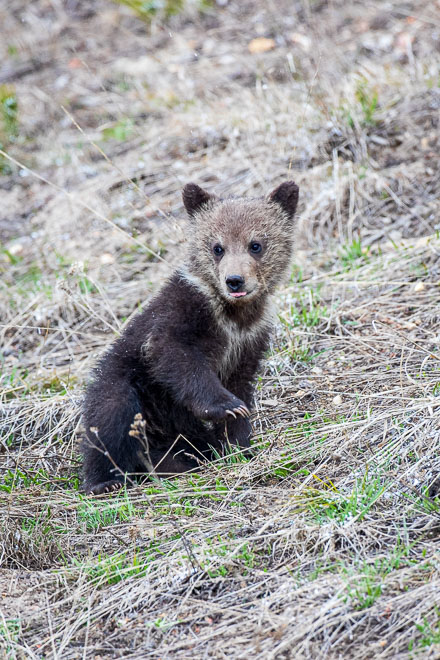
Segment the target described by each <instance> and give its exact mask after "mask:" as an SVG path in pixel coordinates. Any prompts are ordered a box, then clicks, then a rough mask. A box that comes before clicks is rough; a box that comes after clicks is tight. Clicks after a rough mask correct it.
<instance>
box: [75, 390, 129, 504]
mask: <svg viewBox="0 0 440 660" xmlns="http://www.w3.org/2000/svg"><path fill="white" fill-rule="evenodd" d="M103 380H104V379H98V380H97V381H95V382H94V383H92V384H91V385H90V387H89V389H88V390H87V393H86V398H85V402H84V407H83V422H84V426H85V431H86V438H85V439H84V441H83V444H82V453H83V456H84V467H83V476H84V489H85V491H86V492H87V493H89V494H95V495H97V494H100V493H105V492H110V491H112V490H116V489H118V488H120V487H121V486H122V485H123V484H124V481H125V479H126V476H125V475H127V474H130V473H133V472H136V471H137V470H138V468H139V463H140V461H139V456H140V452H141V451H142V447H141V444H140V442H139V440H138V438H137V437H135V436H133V435H130V430H131V426H132V424H133V422H134V421H135V417H136V415H137V414H138V413H140V412H141V406H140V402H139V398H138V395H137V393H136V391H135V390H134V389H133V388H132V387H131V386H130V384H129V383H127V382H126V381H125V380H122V379H121V380H113V381H110V382H108V381H107V382H103Z"/></svg>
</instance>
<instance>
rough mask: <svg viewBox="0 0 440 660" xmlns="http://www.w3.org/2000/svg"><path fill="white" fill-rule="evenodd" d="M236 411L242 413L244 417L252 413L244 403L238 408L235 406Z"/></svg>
mask: <svg viewBox="0 0 440 660" xmlns="http://www.w3.org/2000/svg"><path fill="white" fill-rule="evenodd" d="M234 411H235V412H236V413H238V414H239V415H241V416H242V417H249V416H250V414H251V413H250V412H249V410H248V408H247V407H246V406H244V405H243V406H239V407H238V408H234Z"/></svg>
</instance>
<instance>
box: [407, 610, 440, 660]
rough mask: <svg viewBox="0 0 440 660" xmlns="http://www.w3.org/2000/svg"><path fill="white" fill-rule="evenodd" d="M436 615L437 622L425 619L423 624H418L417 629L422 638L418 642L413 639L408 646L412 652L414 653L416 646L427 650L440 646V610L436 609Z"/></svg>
mask: <svg viewBox="0 0 440 660" xmlns="http://www.w3.org/2000/svg"><path fill="white" fill-rule="evenodd" d="M435 615H436V617H437V620H436V621H434V622H433V623H429V621H428V620H427V619H426V618H424V619H423V623H419V624H416V629H417V630H418V631H419V633H421V635H422V637H421V638H420V639H418V640H415V639H412V640H411V641H410V643H409V645H408V649H409V650H410V651H414V650H415V648H416V646H417V647H419V648H427V647H429V646H432V645H433V644H440V610H439V608H438V607H436V608H435Z"/></svg>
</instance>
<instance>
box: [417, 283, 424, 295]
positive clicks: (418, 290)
mask: <svg viewBox="0 0 440 660" xmlns="http://www.w3.org/2000/svg"><path fill="white" fill-rule="evenodd" d="M424 290H425V285H424V283H423V282H417V283H416V284H415V285H414V293H419V292H420V291H424Z"/></svg>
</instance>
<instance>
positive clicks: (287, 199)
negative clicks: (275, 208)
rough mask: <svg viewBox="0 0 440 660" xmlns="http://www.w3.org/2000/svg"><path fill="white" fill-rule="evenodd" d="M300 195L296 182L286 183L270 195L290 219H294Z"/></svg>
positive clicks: (271, 199)
mask: <svg viewBox="0 0 440 660" xmlns="http://www.w3.org/2000/svg"><path fill="white" fill-rule="evenodd" d="M298 193H299V188H298V186H297V185H296V183H295V182H294V181H285V182H284V183H282V184H281V185H280V186H278V188H275V190H273V191H272V192H271V193H270V195H269V199H270V201H271V202H275V203H276V204H279V205H280V206H281V208H282V209H283V211H284V212H285V213H287V215H288V217H289V218H292V217H293V215H294V213H295V211H296V206H297V204H298Z"/></svg>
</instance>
